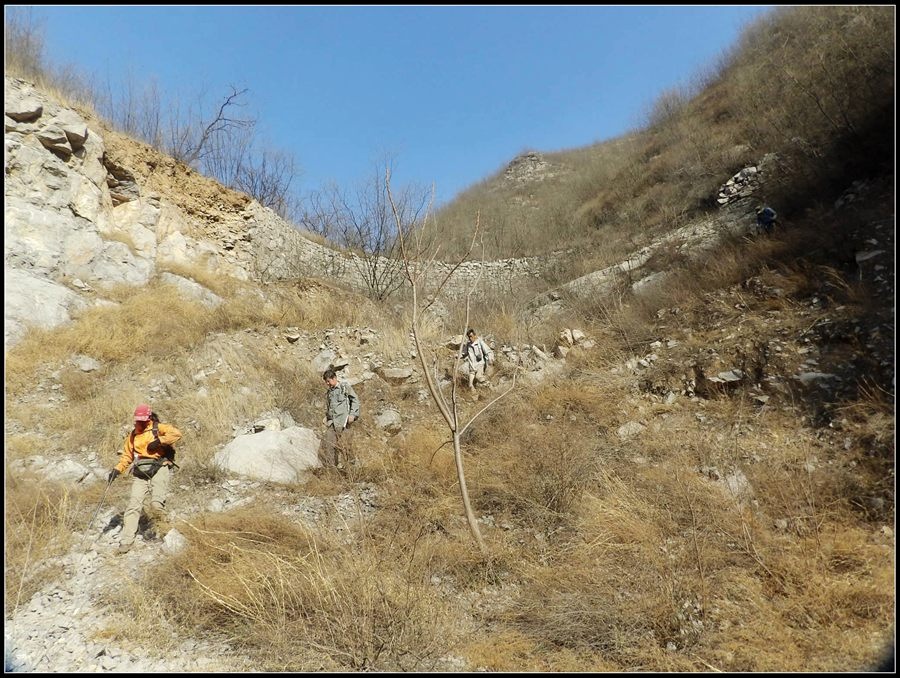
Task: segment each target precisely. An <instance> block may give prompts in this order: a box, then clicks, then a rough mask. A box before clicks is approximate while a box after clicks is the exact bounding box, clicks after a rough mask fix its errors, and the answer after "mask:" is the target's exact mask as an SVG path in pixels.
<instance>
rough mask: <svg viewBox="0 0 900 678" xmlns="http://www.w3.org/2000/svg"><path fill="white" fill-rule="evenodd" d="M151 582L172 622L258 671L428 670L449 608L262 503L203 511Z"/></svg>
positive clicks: (363, 552) (446, 633)
mask: <svg viewBox="0 0 900 678" xmlns="http://www.w3.org/2000/svg"><path fill="white" fill-rule="evenodd" d="M185 531H186V533H187V537H188V539H189V540H190V546H189V548H188V549H187V550H186V551H185V552H184V553H182V554H180V555H179V556H178V557H177V558H176V559H175V560H174V561H173V563H172V567H170V568H168V569H167V570H166V572H165V574H163V575H162V576H155V577H154V578H153V579H152V580H151V581H150V582H149V583H148V584H149V585H150V586H151V587H153V588H154V589H155V590H156V591H157V592H158V595H159V596H161V597H162V599H164V600H165V601H166V604H167V607H168V609H169V612H170V615H171V614H173V613H174V616H175V617H176V618H177V619H178V620H179V623H181V624H186V623H190V624H192V625H194V626H195V627H200V628H209V629H211V630H214V631H215V632H217V633H227V634H231V635H233V637H235V638H236V639H237V640H236V642H237V643H238V644H239V645H240V646H241V648H243V649H244V650H245V651H247V652H250V653H252V654H253V655H254V656H255V657H256V658H257V661H259V662H261V663H260V664H259V666H260V668H261V669H262V670H310V669H311V668H312V667H315V668H317V669H318V670H341V669H343V670H415V669H417V668H423V669H428V668H430V667H432V666H433V665H434V662H435V661H436V659H437V658H438V657H439V656H440V655H441V654H442V653H443V652H446V651H447V648H448V647H449V645H450V644H451V643H452V639H453V632H452V630H451V629H450V627H449V626H447V625H446V621H447V614H448V606H447V605H446V604H445V603H444V602H443V601H441V600H440V599H439V598H438V597H437V596H435V595H434V593H433V592H431V591H430V590H429V589H428V588H427V587H425V586H423V585H422V584H421V583H419V582H417V581H413V580H410V579H409V578H407V577H406V576H404V570H403V568H402V567H398V565H399V563H395V562H385V561H384V560H383V557H381V556H379V554H377V553H372V552H370V551H369V550H368V548H367V546H366V544H365V542H364V541H363V542H362V543H358V544H357V545H345V544H340V543H338V542H337V541H335V540H331V539H330V538H328V537H325V536H323V535H313V534H312V533H310V532H308V531H305V530H303V529H301V528H299V527H297V526H295V525H292V524H290V523H289V522H288V521H286V520H284V519H280V518H276V517H273V516H271V514H270V512H269V511H267V510H261V509H245V510H242V511H239V512H233V513H231V514H228V515H215V516H206V517H202V518H200V519H197V520H193V521H192V522H191V523H190V525H189V526H188V527H186V528H185Z"/></svg>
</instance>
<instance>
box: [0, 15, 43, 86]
mask: <svg viewBox="0 0 900 678" xmlns="http://www.w3.org/2000/svg"><path fill="white" fill-rule="evenodd" d="M3 12H4V15H5V22H4V25H3V37H4V41H3V50H4V55H5V63H6V71H7V73H15V74H17V75H21V76H23V77H26V78H35V79H38V78H40V77H41V76H43V75H45V70H46V67H45V64H44V35H45V28H44V22H43V21H42V20H39V19H37V18H36V17H35V15H34V8H32V7H15V6H9V7H4V8H3Z"/></svg>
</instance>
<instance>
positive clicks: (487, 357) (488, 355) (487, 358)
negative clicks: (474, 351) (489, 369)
mask: <svg viewBox="0 0 900 678" xmlns="http://www.w3.org/2000/svg"><path fill="white" fill-rule="evenodd" d="M481 351H482V353H484V362H485V363H492V362H494V352H493V351H492V350H491V347H490V346H488V345H487V342H486V341H485V340H484V339H482V340H481Z"/></svg>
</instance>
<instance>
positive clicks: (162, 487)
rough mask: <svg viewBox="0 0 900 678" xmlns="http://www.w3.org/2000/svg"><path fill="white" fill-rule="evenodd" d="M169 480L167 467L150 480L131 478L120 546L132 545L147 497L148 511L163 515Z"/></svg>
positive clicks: (170, 470) (169, 474) (169, 475)
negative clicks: (148, 501) (148, 499)
mask: <svg viewBox="0 0 900 678" xmlns="http://www.w3.org/2000/svg"><path fill="white" fill-rule="evenodd" d="M171 478H172V469H170V468H167V467H163V468H161V469H159V471H157V472H156V475H155V476H153V477H152V478H151V479H150V480H141V479H140V478H134V477H132V481H131V496H130V497H129V498H128V507H127V508H126V509H125V520H124V523H125V524H124V525H123V526H122V536H121V537H120V538H119V543H120V544H132V543H134V537H135V535H136V534H137V529H138V522H139V520H140V518H141V509H142V508H143V506H144V501H145V500H146V498H147V496H148V495H149V497H150V511H151V512H152V513H155V514H157V515H161V514H163V512H164V511H165V508H166V497H167V496H168V494H169V482H170V480H171Z"/></svg>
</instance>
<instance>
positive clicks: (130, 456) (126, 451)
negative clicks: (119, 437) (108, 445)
mask: <svg viewBox="0 0 900 678" xmlns="http://www.w3.org/2000/svg"><path fill="white" fill-rule="evenodd" d="M133 460H134V446H133V445H132V444H131V435H127V436H125V444H124V446H123V448H122V454H121V455H119V463H118V464H116V465H115V467H114V468H115V469H116V470H117V471H118V472H119V473H125V469H127V468H128V467H129V466H131V462H132V461H133Z"/></svg>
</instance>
